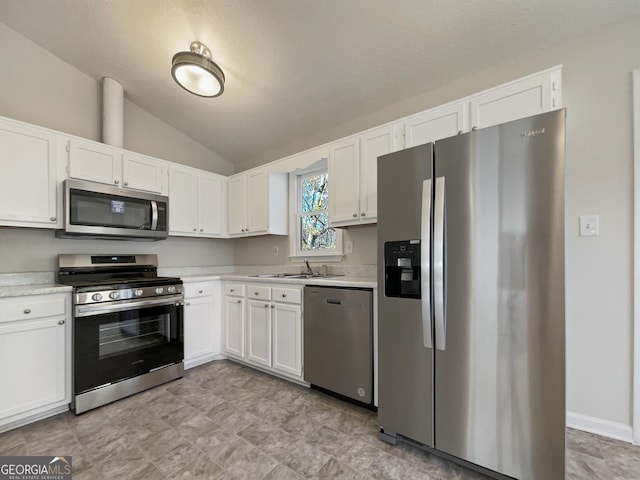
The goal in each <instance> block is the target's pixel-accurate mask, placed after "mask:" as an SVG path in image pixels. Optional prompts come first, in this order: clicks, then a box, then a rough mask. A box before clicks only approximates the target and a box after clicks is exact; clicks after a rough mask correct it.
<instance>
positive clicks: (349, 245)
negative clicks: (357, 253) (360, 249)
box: [344, 240, 353, 253]
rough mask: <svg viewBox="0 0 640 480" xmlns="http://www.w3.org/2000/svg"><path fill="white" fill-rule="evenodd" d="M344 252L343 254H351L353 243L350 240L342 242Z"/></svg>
mask: <svg viewBox="0 0 640 480" xmlns="http://www.w3.org/2000/svg"><path fill="white" fill-rule="evenodd" d="M344 250H345V253H353V241H352V240H347V241H346V242H344Z"/></svg>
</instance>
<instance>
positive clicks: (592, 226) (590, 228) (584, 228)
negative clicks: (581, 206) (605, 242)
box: [578, 215, 600, 237]
mask: <svg viewBox="0 0 640 480" xmlns="http://www.w3.org/2000/svg"><path fill="white" fill-rule="evenodd" d="M578 218H579V220H580V236H581V237H596V236H598V235H600V227H599V225H598V215H582V216H581V217H578Z"/></svg>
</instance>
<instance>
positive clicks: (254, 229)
mask: <svg viewBox="0 0 640 480" xmlns="http://www.w3.org/2000/svg"><path fill="white" fill-rule="evenodd" d="M268 212H269V197H268V190H267V173H266V171H265V170H264V169H260V170H251V171H250V172H248V173H247V204H246V218H247V225H246V229H247V233H250V234H256V233H259V232H266V231H267V230H268V228H269V217H268Z"/></svg>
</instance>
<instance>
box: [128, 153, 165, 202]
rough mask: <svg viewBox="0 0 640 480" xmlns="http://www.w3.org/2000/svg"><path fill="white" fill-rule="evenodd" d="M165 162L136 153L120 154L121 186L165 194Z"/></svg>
mask: <svg viewBox="0 0 640 480" xmlns="http://www.w3.org/2000/svg"><path fill="white" fill-rule="evenodd" d="M165 168H166V167H165V162H163V161H162V160H158V159H156V158H152V157H147V156H146V155H139V154H136V153H129V152H127V153H123V154H122V186H124V187H127V188H135V189H136V190H144V191H146V192H153V193H165V194H166V191H165V190H164V188H163V187H164V183H165V182H164V175H165Z"/></svg>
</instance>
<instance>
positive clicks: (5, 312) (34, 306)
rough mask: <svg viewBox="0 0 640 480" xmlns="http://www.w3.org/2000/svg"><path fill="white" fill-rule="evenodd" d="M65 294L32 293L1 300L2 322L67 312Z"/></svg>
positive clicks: (53, 315) (59, 314)
mask: <svg viewBox="0 0 640 480" xmlns="http://www.w3.org/2000/svg"><path fill="white" fill-rule="evenodd" d="M65 300H66V296H65V295H30V296H24V297H13V298H6V299H2V300H0V322H12V321H15V320H30V319H32V318H42V317H57V316H64V315H65V314H66V301H65Z"/></svg>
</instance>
